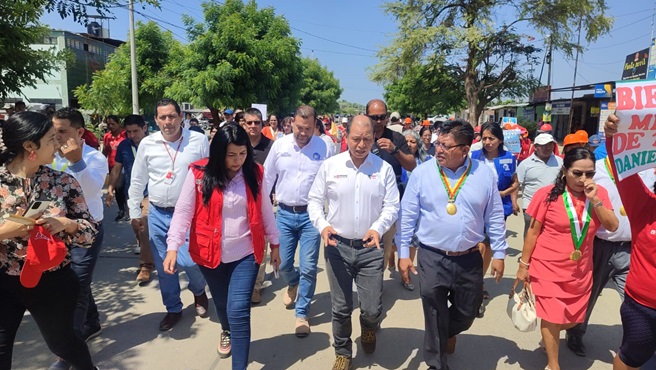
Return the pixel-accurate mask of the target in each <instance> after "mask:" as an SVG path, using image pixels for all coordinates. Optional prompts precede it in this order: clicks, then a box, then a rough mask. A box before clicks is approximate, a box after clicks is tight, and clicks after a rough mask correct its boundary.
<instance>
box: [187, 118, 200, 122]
mask: <svg viewBox="0 0 656 370" xmlns="http://www.w3.org/2000/svg"><path fill="white" fill-rule="evenodd" d="M191 122H196V123H199V122H198V119H197V118H191V119H190V120H189V123H191Z"/></svg>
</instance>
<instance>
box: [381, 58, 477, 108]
mask: <svg viewBox="0 0 656 370" xmlns="http://www.w3.org/2000/svg"><path fill="white" fill-rule="evenodd" d="M463 96H464V86H463V83H462V81H460V80H458V79H454V78H452V77H451V76H449V75H448V74H447V73H446V72H445V71H444V70H443V69H442V68H440V66H437V65H419V66H413V67H412V68H410V69H409V70H408V71H406V73H405V74H404V75H403V77H401V78H399V79H397V80H395V81H393V82H392V83H390V84H388V85H386V86H385V93H384V97H385V102H386V103H387V105H388V106H389V109H390V111H398V112H402V113H404V114H420V115H423V116H425V117H426V116H429V115H433V114H437V113H448V112H452V111H455V110H459V109H461V108H462V107H464V106H465V100H464V99H463Z"/></svg>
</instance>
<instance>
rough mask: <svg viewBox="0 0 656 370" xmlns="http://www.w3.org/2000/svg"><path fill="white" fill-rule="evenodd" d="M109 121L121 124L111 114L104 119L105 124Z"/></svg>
mask: <svg viewBox="0 0 656 370" xmlns="http://www.w3.org/2000/svg"><path fill="white" fill-rule="evenodd" d="M109 119H111V120H112V121H114V122H116V123H118V124H119V125H120V124H121V121H120V120H119V119H118V117H117V116H115V115H113V114H110V115H109V116H107V117H105V122H107V120H109Z"/></svg>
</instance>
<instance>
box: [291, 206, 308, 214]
mask: <svg viewBox="0 0 656 370" xmlns="http://www.w3.org/2000/svg"><path fill="white" fill-rule="evenodd" d="M303 207H305V206H291V209H292V212H294V213H301V212H303V211H302V210H301V209H302V208H303Z"/></svg>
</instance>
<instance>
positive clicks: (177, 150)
mask: <svg viewBox="0 0 656 370" xmlns="http://www.w3.org/2000/svg"><path fill="white" fill-rule="evenodd" d="M182 140H184V136H180V142H179V143H178V147H177V148H176V149H175V155H173V156H172V155H171V152H170V151H169V146H168V145H166V142H164V143H163V144H164V148H166V153H167V154H168V155H169V158H171V172H173V170H174V169H175V160H176V159H177V158H178V152H179V150H180V146H181V145H182ZM132 150H134V148H133V149H132Z"/></svg>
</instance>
